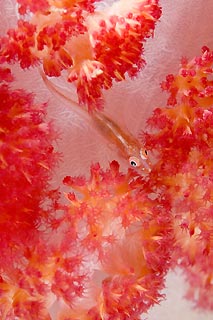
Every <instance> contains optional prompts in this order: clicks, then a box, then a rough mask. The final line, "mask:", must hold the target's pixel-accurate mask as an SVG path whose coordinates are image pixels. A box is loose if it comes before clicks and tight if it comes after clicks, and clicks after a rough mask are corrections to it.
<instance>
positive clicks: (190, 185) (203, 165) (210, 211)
mask: <svg viewBox="0 0 213 320" xmlns="http://www.w3.org/2000/svg"><path fill="white" fill-rule="evenodd" d="M212 73H213V52H212V51H210V50H209V49H208V48H207V47H203V49H202V55H201V56H200V57H195V58H194V59H193V60H191V61H189V62H187V60H186V59H185V58H184V59H182V67H181V69H180V71H179V74H178V75H169V76H167V78H166V81H165V82H163V83H162V88H163V89H164V90H166V91H168V93H169V95H170V96H169V99H168V106H167V107H164V108H161V109H160V108H158V109H156V110H155V111H154V113H153V116H152V117H151V118H150V119H149V120H148V125H149V127H150V128H152V130H153V129H154V130H155V132H154V131H153V133H150V134H147V135H146V143H147V148H148V149H152V150H155V151H156V153H157V162H156V165H155V167H154V168H153V171H152V173H151V175H152V176H151V177H150V178H151V179H152V181H151V183H152V185H153V188H158V189H159V190H161V192H163V193H164V194H166V195H167V197H170V199H171V205H172V211H173V215H174V232H175V238H176V251H175V253H174V257H173V258H174V260H175V261H176V263H177V261H179V262H180V265H181V266H182V267H183V268H184V269H185V270H186V273H187V274H188V279H189V282H190V284H191V287H190V290H189V294H188V296H189V297H190V298H191V299H193V300H194V301H195V302H196V304H197V305H198V306H200V307H202V308H205V309H208V308H209V309H213V299H212V297H213V294H212V292H213V284H212V280H213V274H212V270H213V249H212V248H213V237H212V230H213V206H212V203H213V192H212V190H213V179H212V177H213V130H212V123H213V90H212V89H213V80H212ZM159 192H160V191H159ZM196 297H197V298H196Z"/></svg>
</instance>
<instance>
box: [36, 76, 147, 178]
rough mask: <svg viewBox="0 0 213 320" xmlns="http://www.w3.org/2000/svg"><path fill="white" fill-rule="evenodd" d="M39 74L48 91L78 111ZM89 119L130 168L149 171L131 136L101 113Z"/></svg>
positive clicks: (144, 157)
mask: <svg viewBox="0 0 213 320" xmlns="http://www.w3.org/2000/svg"><path fill="white" fill-rule="evenodd" d="M39 72H40V74H41V76H42V79H43V81H44V83H45V84H46V86H47V88H48V89H49V90H50V91H52V92H53V93H55V94H57V95H59V96H60V97H62V98H63V99H65V100H67V101H69V102H70V103H72V105H73V104H74V105H76V106H77V107H78V109H79V105H78V103H77V102H75V101H73V100H72V99H71V98H69V97H67V96H66V95H65V94H63V93H62V92H61V90H60V89H59V88H57V86H55V85H54V84H53V83H52V82H51V81H50V80H49V79H48V78H47V77H46V75H45V74H44V72H43V71H42V70H39ZM81 109H82V110H83V112H86V113H87V111H86V108H81ZM91 118H92V120H93V122H94V123H95V126H96V128H97V129H98V130H99V132H101V134H102V135H103V136H104V137H105V138H106V139H107V140H109V141H110V142H112V143H113V144H114V145H115V146H116V148H117V150H118V151H119V153H120V154H121V155H122V156H123V157H124V158H125V159H126V160H127V161H128V164H129V166H130V167H137V168H139V169H141V170H142V171H144V172H147V173H148V172H150V171H151V169H150V165H151V162H150V160H149V158H148V154H147V151H146V150H145V149H144V148H143V147H142V146H141V145H140V143H139V141H138V140H137V139H136V138H135V137H134V136H133V135H131V134H130V133H129V132H128V131H127V130H123V129H122V128H121V127H120V126H119V125H118V124H117V123H115V122H114V121H113V120H112V119H110V117H108V116H107V115H106V114H104V113H103V112H101V111H93V112H92V113H91Z"/></svg>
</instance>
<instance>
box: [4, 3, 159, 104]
mask: <svg viewBox="0 0 213 320" xmlns="http://www.w3.org/2000/svg"><path fill="white" fill-rule="evenodd" d="M96 2H97V1H87V0H85V1H78V0H76V1H52V0H48V1H47V0H41V1H36V2H35V3H34V2H33V1H29V0H24V1H23V0H19V1H18V3H19V13H20V14H21V15H23V18H22V19H20V20H18V26H17V28H15V29H11V30H9V31H8V35H7V37H3V38H2V39H1V47H0V55H1V61H0V62H5V61H6V62H9V63H12V62H14V61H19V63H20V65H21V67H22V68H29V67H30V66H35V65H38V63H42V64H43V68H44V72H45V73H46V74H47V75H48V76H55V77H58V76H60V74H61V72H62V71H63V70H67V73H68V75H67V78H68V80H69V81H70V82H74V83H75V85H76V87H77V93H78V97H79V102H80V103H83V104H87V105H88V107H89V108H90V109H94V108H100V107H101V103H100V102H101V98H102V89H108V88H110V87H111V86H112V80H113V79H115V80H116V81H121V80H123V79H124V78H125V75H126V74H127V73H128V74H129V75H130V76H135V75H136V74H137V73H138V71H139V70H140V69H141V68H142V67H143V65H144V64H145V61H144V60H143V58H142V57H141V54H142V52H143V43H144V41H145V39H146V38H148V37H150V36H152V34H153V31H154V28H155V23H156V21H157V20H158V19H159V17H160V15H161V10H160V7H159V5H158V0H152V1H148V0H141V1H135V0H132V1H123V0H120V1H116V2H115V3H114V4H112V6H111V7H107V8H105V9H103V10H98V9H96V8H95V3H96ZM26 13H29V14H27V15H25V14H26ZM94 87H95V90H94Z"/></svg>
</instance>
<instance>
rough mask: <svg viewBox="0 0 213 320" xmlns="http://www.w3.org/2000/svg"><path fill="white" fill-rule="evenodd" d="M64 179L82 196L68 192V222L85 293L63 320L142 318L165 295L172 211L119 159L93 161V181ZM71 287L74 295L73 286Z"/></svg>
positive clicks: (90, 179)
mask: <svg viewBox="0 0 213 320" xmlns="http://www.w3.org/2000/svg"><path fill="white" fill-rule="evenodd" d="M64 183H65V184H66V185H68V186H70V187H72V188H74V190H76V192H78V194H79V196H76V195H74V194H73V193H68V194H67V197H68V199H69V200H70V207H69V213H68V216H67V218H66V220H67V219H68V220H67V223H68V224H70V223H71V225H72V227H71V229H72V230H73V231H72V236H73V235H75V236H74V238H75V239H77V241H76V244H75V252H76V254H77V255H78V256H82V264H83V265H84V268H85V271H86V274H85V276H84V278H82V279H81V286H82V289H81V291H80V292H81V293H80V292H79V293H78V294H76V296H75V298H74V300H72V301H73V303H74V306H75V307H74V308H72V306H71V308H70V310H69V311H68V310H66V312H65V311H64V312H65V313H64V316H63V317H62V318H61V319H66V317H68V316H70V317H71V318H72V316H73V318H75V317H76V318H79V317H83V315H84V317H85V319H103V318H107V319H108V318H109V317H110V319H124V317H126V319H133V318H134V319H139V318H140V314H141V313H142V312H145V311H147V310H148V308H149V307H150V306H151V305H153V304H155V303H157V302H158V301H159V299H160V298H161V294H160V292H159V291H160V290H161V289H162V287H163V279H164V275H165V273H166V271H167V268H168V265H169V252H170V250H171V247H170V246H168V243H171V242H170V241H171V233H170V220H169V214H168V213H165V211H164V209H163V205H162V204H161V202H160V201H159V200H151V199H150V198H149V197H148V195H146V194H145V190H143V185H144V184H145V182H144V181H143V179H142V178H141V177H139V176H138V175H137V173H136V172H134V171H131V170H129V172H128V174H127V175H124V174H122V173H120V172H119V166H118V163H116V162H115V161H114V162H112V163H111V164H110V169H108V170H106V171H103V170H102V169H101V168H100V166H99V165H98V164H96V165H93V166H92V167H91V177H90V178H89V179H88V180H86V179H83V178H70V177H66V178H65V179H64ZM72 236H71V235H69V238H70V237H72ZM69 238H67V240H66V241H67V242H68V243H71V242H72V238H70V240H68V239H69ZM62 255H63V253H62ZM80 269H81V267H80ZM73 274H75V273H73ZM64 276H65V275H64ZM64 279H65V278H64ZM58 285H59V287H60V283H58ZM66 287H67V289H68V288H69V285H68V282H67V281H66ZM68 290H70V293H71V292H72V294H73V288H71V286H70V289H68ZM79 294H80V296H81V299H80V300H79V302H78V299H77V295H79ZM60 295H61V296H62V297H63V298H64V299H65V300H66V303H67V304H69V300H67V298H66V296H65V295H64V294H63V293H62V292H61V294H60ZM89 297H90V299H89ZM88 299H89V301H90V302H89V304H88ZM80 301H81V302H80ZM82 301H85V303H84V302H83V303H82ZM85 304H86V305H87V308H86V309H84V308H83V306H84V305H85ZM65 314H66V315H65ZM71 315H72V316H71ZM74 315H75V317H74ZM86 315H88V316H86Z"/></svg>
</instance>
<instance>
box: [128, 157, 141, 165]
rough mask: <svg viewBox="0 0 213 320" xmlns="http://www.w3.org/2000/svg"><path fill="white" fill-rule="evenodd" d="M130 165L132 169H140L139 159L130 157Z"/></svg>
mask: <svg viewBox="0 0 213 320" xmlns="http://www.w3.org/2000/svg"><path fill="white" fill-rule="evenodd" d="M129 164H130V166H131V167H139V165H140V161H139V159H138V158H137V157H130V158H129Z"/></svg>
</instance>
